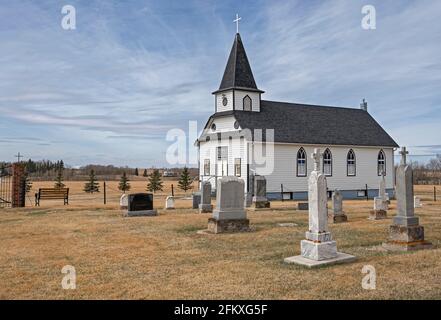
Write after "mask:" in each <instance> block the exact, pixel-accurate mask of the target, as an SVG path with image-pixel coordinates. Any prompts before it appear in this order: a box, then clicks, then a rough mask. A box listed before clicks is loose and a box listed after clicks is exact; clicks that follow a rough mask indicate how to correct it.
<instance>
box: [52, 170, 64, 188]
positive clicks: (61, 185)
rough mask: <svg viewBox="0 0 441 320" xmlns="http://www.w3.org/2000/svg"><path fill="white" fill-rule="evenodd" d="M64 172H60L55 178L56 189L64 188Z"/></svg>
mask: <svg viewBox="0 0 441 320" xmlns="http://www.w3.org/2000/svg"><path fill="white" fill-rule="evenodd" d="M63 179H64V178H63V170H61V169H60V170H58V174H57V176H56V177H55V184H54V188H64V183H63Z"/></svg>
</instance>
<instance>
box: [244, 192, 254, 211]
mask: <svg viewBox="0 0 441 320" xmlns="http://www.w3.org/2000/svg"><path fill="white" fill-rule="evenodd" d="M244 201H245V207H246V208H249V207H251V206H252V204H253V195H252V194H251V192H247V193H245V200H244Z"/></svg>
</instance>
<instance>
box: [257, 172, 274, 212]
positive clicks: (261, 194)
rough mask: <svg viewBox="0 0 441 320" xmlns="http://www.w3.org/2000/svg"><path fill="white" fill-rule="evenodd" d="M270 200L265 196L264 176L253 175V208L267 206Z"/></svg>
mask: <svg viewBox="0 0 441 320" xmlns="http://www.w3.org/2000/svg"><path fill="white" fill-rule="evenodd" d="M269 207H270V202H269V201H268V199H267V198H266V179H265V177H264V176H254V197H253V208H254V209H264V208H269Z"/></svg>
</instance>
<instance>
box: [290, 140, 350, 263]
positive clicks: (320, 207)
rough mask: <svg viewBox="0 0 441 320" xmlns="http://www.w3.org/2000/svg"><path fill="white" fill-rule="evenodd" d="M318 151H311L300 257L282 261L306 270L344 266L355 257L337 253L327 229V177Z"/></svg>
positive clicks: (334, 243)
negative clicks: (305, 228)
mask: <svg viewBox="0 0 441 320" xmlns="http://www.w3.org/2000/svg"><path fill="white" fill-rule="evenodd" d="M321 156H322V155H321V154H320V150H319V149H314V153H313V154H312V159H313V160H314V170H313V171H312V172H311V174H310V176H309V179H308V203H309V230H308V231H307V232H306V233H305V237H306V239H305V240H302V241H301V242H300V251H301V255H299V256H294V257H289V258H285V260H284V261H285V263H295V264H300V265H303V266H307V267H310V268H311V267H317V266H322V265H328V264H335V263H344V262H350V261H353V260H355V257H354V256H351V255H349V254H346V253H341V252H337V244H336V242H335V241H334V240H332V236H331V232H329V230H328V208H327V205H328V195H327V186H326V177H325V175H324V174H323V173H321V172H320V171H319V167H320V158H321Z"/></svg>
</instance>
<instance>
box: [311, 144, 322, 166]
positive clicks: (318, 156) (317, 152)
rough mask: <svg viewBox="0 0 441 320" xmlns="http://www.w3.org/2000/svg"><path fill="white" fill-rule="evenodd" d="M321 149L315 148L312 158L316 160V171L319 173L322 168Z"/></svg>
mask: <svg viewBox="0 0 441 320" xmlns="http://www.w3.org/2000/svg"><path fill="white" fill-rule="evenodd" d="M320 156H321V155H320V149H317V148H315V149H314V153H313V154H312V155H311V158H312V159H313V160H314V171H319V167H320Z"/></svg>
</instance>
